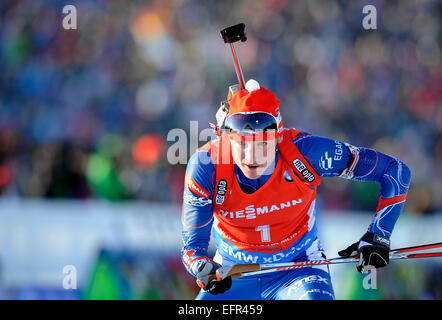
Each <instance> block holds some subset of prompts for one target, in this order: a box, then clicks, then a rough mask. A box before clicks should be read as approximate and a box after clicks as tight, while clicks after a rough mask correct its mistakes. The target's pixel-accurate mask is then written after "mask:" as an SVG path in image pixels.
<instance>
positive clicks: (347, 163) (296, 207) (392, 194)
mask: <svg viewBox="0 0 442 320" xmlns="http://www.w3.org/2000/svg"><path fill="white" fill-rule="evenodd" d="M284 132H285V134H286V135H287V136H288V137H289V139H288V140H289V141H290V142H291V141H293V143H290V146H288V143H285V144H279V145H278V149H277V154H276V158H275V161H274V163H273V164H272V165H270V167H269V169H268V170H267V171H266V172H265V173H264V174H263V175H262V176H261V177H259V178H258V179H254V180H252V179H248V178H246V177H245V176H244V174H243V173H242V172H241V170H240V169H239V168H238V167H237V166H236V165H235V164H234V163H233V162H232V163H231V165H229V166H220V165H219V164H218V163H217V161H216V156H215V157H214V154H216V148H214V146H215V145H216V143H213V142H211V143H208V144H206V145H205V146H204V147H202V148H200V149H199V150H197V152H196V153H195V154H194V155H193V156H192V157H191V158H190V160H189V163H188V166H187V171H186V179H185V188H184V195H183V212H182V237H183V247H182V260H183V263H184V265H185V267H186V269H187V270H188V271H189V272H190V273H191V274H192V275H194V276H195V275H196V273H197V270H198V268H199V266H200V265H201V264H203V263H205V262H206V261H212V258H210V257H208V246H209V241H210V236H211V231H212V230H213V234H214V238H215V239H216V241H217V251H216V254H215V257H213V260H214V261H216V262H218V263H220V264H222V265H225V264H236V263H274V262H287V261H301V260H314V259H321V258H325V255H324V252H323V249H322V247H321V244H320V241H319V239H318V236H317V229H316V223H315V202H316V188H317V186H318V185H319V183H320V181H321V178H322V177H341V178H345V179H351V180H356V181H376V182H378V183H379V184H380V186H381V188H380V198H379V202H378V207H377V209H376V214H375V216H374V219H373V221H372V223H371V224H370V226H369V228H368V231H371V232H373V233H376V234H380V235H382V236H384V237H387V238H390V236H391V233H392V231H393V228H394V225H395V223H396V221H397V219H398V217H399V215H400V212H401V210H402V208H403V206H404V202H405V199H406V195H407V192H408V187H409V183H410V179H411V173H410V170H409V168H408V167H407V165H406V164H404V163H403V162H402V161H400V160H398V159H396V158H394V157H391V156H388V155H386V154H383V153H381V152H379V151H376V150H372V149H368V148H362V147H355V146H352V145H350V144H348V143H343V142H340V141H337V140H333V139H329V138H325V137H320V136H315V135H312V134H310V133H307V132H301V131H299V130H295V129H285V130H284ZM286 141H287V140H286ZM220 167H221V168H222V170H221V169H220ZM229 174H231V176H229ZM217 175H219V176H218V177H217ZM257 283H259V285H258V284H257ZM258 287H259V288H258ZM247 288H249V289H250V288H255V289H256V290H255V289H253V290H249V289H247ZM246 289H247V290H246ZM246 291H247V292H253V293H251V295H247V294H245V293H244V292H246ZM333 297H334V294H333V289H332V286H331V280H330V277H329V274H328V268H327V267H324V266H318V267H312V268H303V269H302V270H301V269H298V270H291V271H287V272H278V273H275V274H266V275H265V276H261V277H244V278H239V279H234V280H233V284H232V288H231V289H230V290H228V291H227V292H226V293H224V294H222V295H217V296H211V295H210V294H208V293H205V292H204V291H201V292H200V294H199V295H198V297H197V298H198V299H212V298H217V299H241V298H245V299H298V298H305V299H330V298H333Z"/></svg>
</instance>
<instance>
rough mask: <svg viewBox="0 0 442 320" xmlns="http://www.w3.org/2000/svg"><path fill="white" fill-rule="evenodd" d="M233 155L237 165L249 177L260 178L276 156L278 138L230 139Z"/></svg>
mask: <svg viewBox="0 0 442 320" xmlns="http://www.w3.org/2000/svg"><path fill="white" fill-rule="evenodd" d="M230 144H231V146H232V157H233V161H234V162H235V163H236V165H237V166H238V167H239V168H240V169H241V171H242V172H243V173H244V175H245V176H246V177H247V178H249V179H258V178H259V177H260V176H261V175H262V174H263V173H264V172H265V170H266V169H267V168H268V167H269V166H270V165H271V164H272V162H273V160H275V156H276V145H277V140H276V139H273V140H268V141H237V140H232V139H231V140H230Z"/></svg>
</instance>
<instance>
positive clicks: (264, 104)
mask: <svg viewBox="0 0 442 320" xmlns="http://www.w3.org/2000/svg"><path fill="white" fill-rule="evenodd" d="M228 103H229V113H228V115H227V116H230V115H232V114H234V113H245V112H266V113H270V114H271V115H273V116H274V117H275V118H276V121H277V123H278V132H282V121H281V116H280V113H279V104H280V103H281V101H279V100H278V98H276V96H275V95H274V94H273V92H271V91H270V90H267V89H266V88H264V87H260V86H259V84H258V82H256V81H255V80H249V81H247V84H246V89H242V90H240V91H238V92H236V93H235V94H233V96H232V98H231V99H229V100H228Z"/></svg>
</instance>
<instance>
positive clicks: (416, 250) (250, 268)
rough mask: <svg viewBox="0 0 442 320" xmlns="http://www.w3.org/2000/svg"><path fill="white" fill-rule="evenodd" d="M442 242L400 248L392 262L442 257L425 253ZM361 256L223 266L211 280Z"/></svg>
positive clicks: (441, 244)
mask: <svg viewBox="0 0 442 320" xmlns="http://www.w3.org/2000/svg"><path fill="white" fill-rule="evenodd" d="M441 247H442V242H438V243H432V244H427V245H419V246H413V247H406V248H400V249H395V250H391V251H390V260H401V259H416V258H431V257H441V256H442V252H425V253H423V252H422V251H425V250H433V249H436V248H441ZM358 258H359V255H358V254H356V255H354V256H352V257H348V258H341V257H339V258H332V259H319V260H310V261H295V262H282V263H268V264H259V263H249V264H235V265H231V266H223V267H221V268H219V269H218V270H217V272H216V275H213V276H212V277H211V280H214V279H215V278H216V279H217V280H222V279H224V278H226V277H228V276H232V278H240V277H243V276H251V275H260V274H265V273H270V272H276V271H284V270H293V269H299V268H304V267H311V266H317V265H329V264H340V263H355V262H358Z"/></svg>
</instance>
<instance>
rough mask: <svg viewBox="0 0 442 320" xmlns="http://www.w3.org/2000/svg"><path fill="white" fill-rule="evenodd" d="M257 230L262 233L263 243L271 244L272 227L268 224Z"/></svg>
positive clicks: (258, 227)
mask: <svg viewBox="0 0 442 320" xmlns="http://www.w3.org/2000/svg"><path fill="white" fill-rule="evenodd" d="M255 230H256V231H258V232H261V241H262V242H270V226H269V225H268V224H266V225H264V226H257V227H256V229H255Z"/></svg>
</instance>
